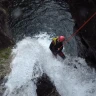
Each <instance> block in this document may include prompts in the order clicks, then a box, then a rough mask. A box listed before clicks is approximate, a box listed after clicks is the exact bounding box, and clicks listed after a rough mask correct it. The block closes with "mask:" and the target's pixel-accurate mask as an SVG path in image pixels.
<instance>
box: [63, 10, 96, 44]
mask: <svg viewBox="0 0 96 96" xmlns="http://www.w3.org/2000/svg"><path fill="white" fill-rule="evenodd" d="M95 15H96V12H95V13H94V14H93V15H92V16H91V17H90V18H89V19H88V20H87V21H85V23H84V24H83V25H81V27H80V28H79V29H78V30H76V32H74V33H73V34H72V35H71V36H70V37H69V38H68V39H67V40H66V42H64V45H65V44H66V43H67V42H69V41H70V40H71V39H72V37H73V36H75V35H76V34H77V33H78V32H79V31H80V30H81V29H82V28H83V27H84V26H85V25H86V24H87V23H88V22H89V21H90V20H91V19H92V18H93V17H94V16H95Z"/></svg>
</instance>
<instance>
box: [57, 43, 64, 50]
mask: <svg viewBox="0 0 96 96" xmlns="http://www.w3.org/2000/svg"><path fill="white" fill-rule="evenodd" d="M62 49H63V44H62V45H61V46H60V47H59V48H58V50H57V52H61V51H62Z"/></svg>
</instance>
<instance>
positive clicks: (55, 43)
mask: <svg viewBox="0 0 96 96" xmlns="http://www.w3.org/2000/svg"><path fill="white" fill-rule="evenodd" d="M64 41H65V37H64V36H58V37H56V38H53V39H52V42H51V44H50V46H49V48H50V50H51V52H52V53H53V55H54V56H56V57H57V54H58V55H59V56H60V57H61V58H62V59H65V55H64V53H63V52H62V49H63V42H64Z"/></svg>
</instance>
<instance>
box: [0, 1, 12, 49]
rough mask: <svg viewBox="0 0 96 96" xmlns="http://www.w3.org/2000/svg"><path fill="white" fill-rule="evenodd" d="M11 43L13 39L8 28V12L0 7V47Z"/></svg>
mask: <svg viewBox="0 0 96 96" xmlns="http://www.w3.org/2000/svg"><path fill="white" fill-rule="evenodd" d="M0 5H1V2H0ZM2 6H3V5H2ZM12 44H14V41H13V39H12V34H11V32H10V31H9V28H8V14H7V12H6V11H5V10H4V9H3V8H0V48H5V47H8V46H10V45H12Z"/></svg>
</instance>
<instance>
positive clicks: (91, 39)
mask: <svg viewBox="0 0 96 96" xmlns="http://www.w3.org/2000/svg"><path fill="white" fill-rule="evenodd" d="M67 3H68V4H69V6H70V11H71V14H72V16H73V19H74V20H75V23H76V24H75V26H74V32H75V31H76V30H77V29H78V28H80V27H81V26H82V25H83V24H84V22H85V21H86V20H88V19H89V18H90V17H91V16H92V15H93V14H95V15H94V16H93V18H92V19H91V20H90V21H89V22H88V23H87V24H86V25H85V26H84V27H83V28H82V29H81V30H80V31H79V32H78V33H77V35H76V39H77V42H78V49H79V50H78V55H79V56H81V57H84V58H85V59H86V61H88V62H91V66H93V67H95V68H96V65H95V64H96V1H95V0H68V1H67ZM79 37H80V38H79ZM78 38H79V39H78Z"/></svg>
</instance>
